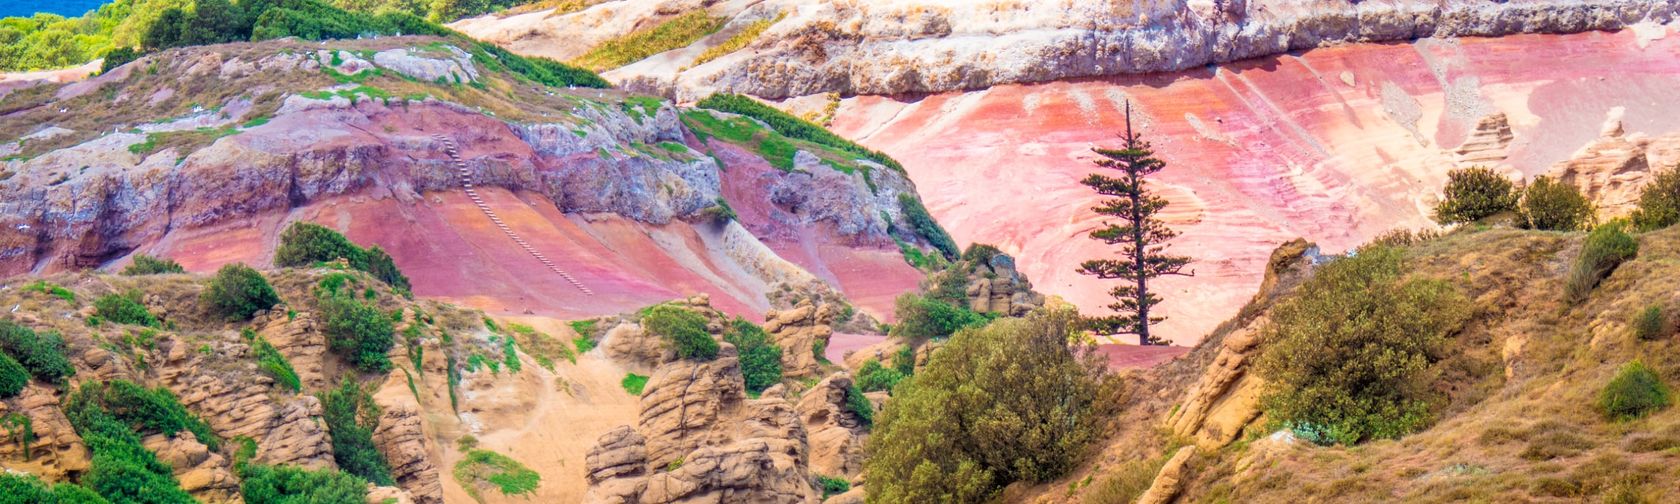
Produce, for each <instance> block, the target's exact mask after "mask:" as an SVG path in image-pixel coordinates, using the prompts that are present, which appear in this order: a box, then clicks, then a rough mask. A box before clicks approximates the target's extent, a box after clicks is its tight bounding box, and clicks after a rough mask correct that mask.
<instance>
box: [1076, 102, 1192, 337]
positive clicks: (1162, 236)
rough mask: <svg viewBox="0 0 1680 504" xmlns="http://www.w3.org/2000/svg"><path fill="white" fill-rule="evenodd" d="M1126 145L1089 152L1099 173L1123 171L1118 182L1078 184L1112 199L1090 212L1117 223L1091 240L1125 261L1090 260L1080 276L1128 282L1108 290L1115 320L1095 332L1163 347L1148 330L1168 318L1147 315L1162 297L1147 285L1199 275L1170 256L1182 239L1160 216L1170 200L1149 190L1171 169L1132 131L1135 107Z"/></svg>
mask: <svg viewBox="0 0 1680 504" xmlns="http://www.w3.org/2000/svg"><path fill="white" fill-rule="evenodd" d="M1120 138H1121V139H1122V140H1124V141H1125V146H1124V147H1122V148H1120V149H1103V148H1096V149H1091V150H1092V151H1093V152H1096V153H1097V155H1098V156H1101V158H1099V159H1097V160H1096V165H1097V167H1099V168H1103V169H1107V170H1115V171H1118V172H1120V176H1119V177H1110V176H1107V175H1103V174H1102V173H1092V174H1090V175H1088V176H1086V177H1085V180H1082V181H1080V183H1082V184H1085V185H1086V186H1089V187H1091V189H1093V190H1095V191H1096V192H1097V194H1100V195H1103V196H1109V197H1111V199H1105V200H1103V201H1102V203H1100V204H1098V205H1097V206H1095V207H1092V208H1091V210H1093V211H1095V212H1097V213H1098V214H1101V215H1106V216H1111V217H1119V218H1120V219H1121V221H1120V222H1119V223H1118V224H1113V223H1109V222H1108V221H1103V227H1101V228H1098V229H1097V230H1095V231H1092V232H1091V235H1090V236H1091V239H1093V240H1097V241H1100V242H1103V243H1104V244H1107V245H1110V246H1119V248H1120V255H1121V259H1092V260H1088V261H1085V262H1084V263H1081V264H1080V265H1079V274H1081V275H1092V276H1095V277H1097V278H1101V279H1104V280H1110V279H1118V280H1124V281H1127V282H1130V285H1121V286H1117V287H1115V288H1113V289H1111V290H1109V295H1111V296H1114V298H1115V299H1116V300H1117V301H1116V302H1115V303H1113V304H1110V305H1108V307H1109V309H1112V310H1114V311H1115V312H1117V313H1118V314H1117V315H1112V316H1108V317H1100V318H1095V319H1092V321H1091V322H1092V328H1093V329H1096V330H1097V332H1099V333H1104V334H1136V335H1137V336H1138V344H1141V345H1153V344H1160V343H1162V340H1161V339H1160V338H1157V337H1155V336H1153V335H1150V334H1149V325H1150V324H1153V323H1156V322H1160V321H1161V320H1163V319H1165V317H1160V316H1155V315H1150V313H1149V310H1150V308H1153V307H1154V306H1155V305H1156V304H1158V303H1160V302H1161V297H1160V296H1158V295H1156V294H1155V293H1153V292H1150V291H1149V280H1150V279H1153V278H1157V277H1161V276H1166V275H1181V276H1195V274H1196V272H1194V271H1191V272H1189V273H1184V272H1182V270H1183V269H1184V266H1185V265H1186V264H1189V263H1190V258H1189V257H1183V256H1174V255H1167V254H1166V253H1165V249H1166V247H1167V245H1166V242H1167V240H1171V239H1173V237H1175V236H1178V232H1177V231H1173V230H1172V229H1171V228H1168V227H1167V223H1166V222H1163V221H1162V220H1161V219H1160V217H1158V216H1157V214H1159V213H1160V212H1161V209H1163V208H1166V206H1167V200H1166V199H1163V198H1161V197H1160V196H1156V195H1155V194H1154V193H1153V192H1150V191H1149V189H1148V188H1147V187H1145V185H1146V184H1147V182H1148V181H1147V179H1146V178H1145V177H1148V176H1150V175H1153V174H1155V173H1156V172H1159V171H1161V170H1162V169H1164V168H1166V167H1167V164H1166V163H1165V162H1162V161H1161V160H1160V159H1156V158H1155V153H1154V151H1152V150H1150V147H1149V142H1145V141H1143V139H1142V138H1141V137H1139V136H1138V135H1137V134H1136V133H1134V132H1133V131H1132V106H1131V103H1129V102H1128V103H1127V104H1126V134H1125V136H1122V137H1120Z"/></svg>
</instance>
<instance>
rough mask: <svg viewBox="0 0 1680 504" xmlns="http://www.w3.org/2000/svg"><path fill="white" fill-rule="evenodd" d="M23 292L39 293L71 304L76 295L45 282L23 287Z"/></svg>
mask: <svg viewBox="0 0 1680 504" xmlns="http://www.w3.org/2000/svg"><path fill="white" fill-rule="evenodd" d="M23 291H24V292H39V293H42V294H47V295H51V296H52V297H56V298H59V299H63V300H65V301H68V302H71V303H74V302H76V293H74V292H70V289H66V288H64V287H62V286H60V285H58V284H55V283H52V282H48V281H46V280H36V281H35V283H32V284H29V285H25V286H24V287H23Z"/></svg>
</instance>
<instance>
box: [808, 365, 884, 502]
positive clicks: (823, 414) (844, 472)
mask: <svg viewBox="0 0 1680 504" xmlns="http://www.w3.org/2000/svg"><path fill="white" fill-rule="evenodd" d="M851 388H852V377H851V375H849V374H846V373H835V374H833V375H830V376H829V377H828V378H824V379H823V380H822V381H821V382H817V384H816V385H815V386H813V387H811V390H808V391H806V392H805V394H804V395H803V396H801V397H800V398H799V406H798V410H799V417H800V419H801V420H803V421H804V422H805V429H806V431H807V432H808V433H809V436H810V445H811V472H813V473H816V474H821V475H825V476H831V477H845V476H854V475H857V474H858V473H859V472H861V471H862V470H863V445H864V441H865V440H866V439H867V436H868V433H869V431H868V426H866V425H864V423H863V419H862V418H861V417H859V416H858V415H857V414H856V413H853V412H852V411H851V409H849V408H847V407H846V396H847V394H849V393H850V392H851Z"/></svg>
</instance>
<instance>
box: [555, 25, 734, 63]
mask: <svg viewBox="0 0 1680 504" xmlns="http://www.w3.org/2000/svg"><path fill="white" fill-rule="evenodd" d="M726 22H728V19H726V18H722V17H717V16H713V15H711V14H709V13H707V12H706V11H704V10H698V11H694V12H689V13H687V14H683V15H681V16H677V17H675V18H671V19H669V20H667V21H665V22H663V23H660V24H658V25H656V26H654V27H652V28H648V29H645V30H637V31H635V32H631V33H629V34H626V35H622V36H619V37H615V38H612V39H608V40H606V41H605V42H601V44H600V45H597V46H595V47H594V48H593V49H590V50H589V52H587V53H584V55H583V56H579V57H577V59H574V60H572V61H571V62H570V63H571V64H573V65H577V66H581V67H584V68H588V69H590V70H594V71H597V72H599V71H602V70H609V69H613V68H618V67H621V66H624V65H628V64H630V63H635V62H637V61H641V60H643V59H646V58H647V57H648V56H653V55H655V54H659V53H662V52H665V51H669V50H672V49H676V48H679V47H684V46H687V45H689V44H692V43H694V41H696V40H700V38H701V37H705V36H707V35H711V34H713V33H716V32H717V31H718V30H719V29H722V28H723V25H724V23H726Z"/></svg>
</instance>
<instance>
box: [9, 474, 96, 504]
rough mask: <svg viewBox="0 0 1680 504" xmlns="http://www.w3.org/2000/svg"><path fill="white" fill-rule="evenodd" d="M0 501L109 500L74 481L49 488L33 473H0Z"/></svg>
mask: <svg viewBox="0 0 1680 504" xmlns="http://www.w3.org/2000/svg"><path fill="white" fill-rule="evenodd" d="M0 502H3V503H6V504H107V503H109V502H110V501H107V500H105V498H104V497H100V496H99V494H96V493H93V491H92V490H88V489H87V487H84V486H81V485H77V484H75V483H59V484H56V485H53V486H52V487H51V488H49V487H47V485H46V484H45V483H42V482H41V480H39V479H37V478H35V476H33V475H29V474H24V473H11V472H7V473H0Z"/></svg>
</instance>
